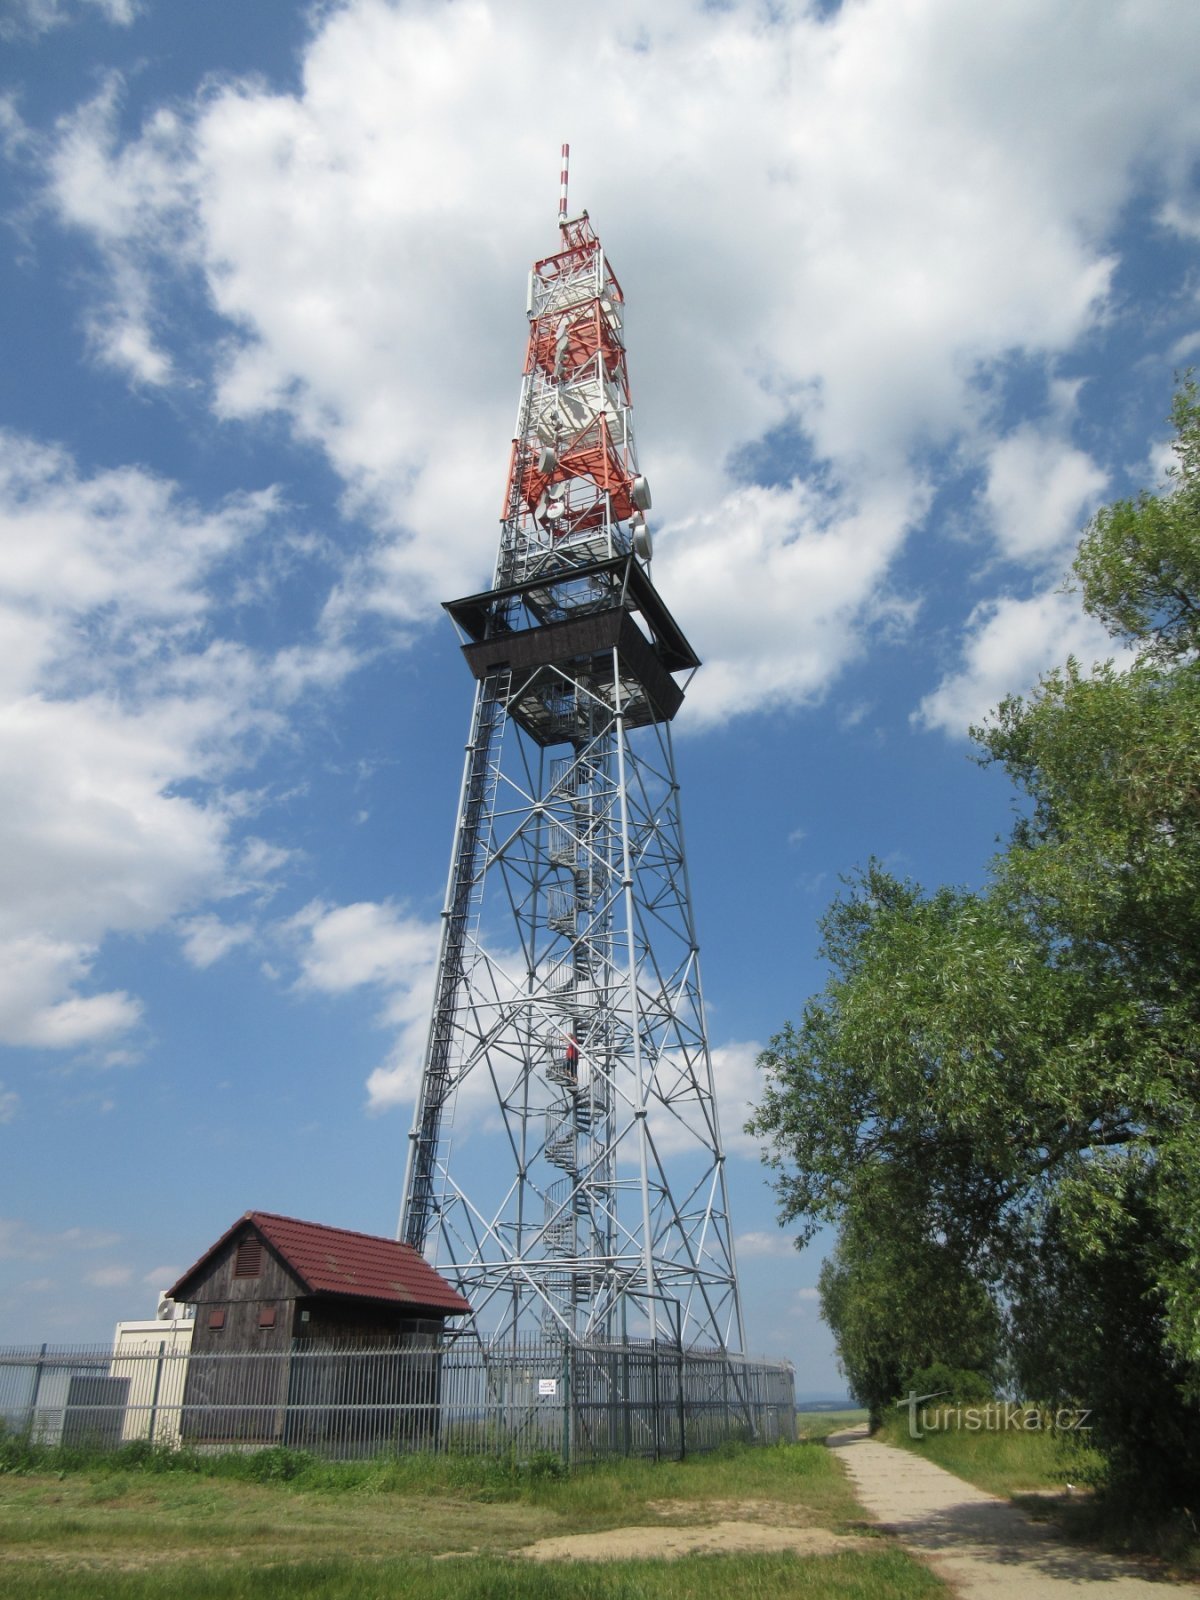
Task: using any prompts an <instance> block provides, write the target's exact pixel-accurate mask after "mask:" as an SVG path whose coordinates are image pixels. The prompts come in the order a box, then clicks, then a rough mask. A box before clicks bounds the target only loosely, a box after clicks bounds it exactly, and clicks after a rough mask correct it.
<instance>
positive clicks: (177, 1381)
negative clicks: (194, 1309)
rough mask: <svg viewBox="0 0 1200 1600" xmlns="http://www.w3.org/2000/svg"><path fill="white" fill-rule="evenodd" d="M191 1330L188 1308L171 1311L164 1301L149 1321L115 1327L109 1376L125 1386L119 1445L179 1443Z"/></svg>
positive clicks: (172, 1305)
mask: <svg viewBox="0 0 1200 1600" xmlns="http://www.w3.org/2000/svg"><path fill="white" fill-rule="evenodd" d="M194 1326H195V1324H194V1323H193V1321H192V1318H191V1315H190V1307H188V1306H181V1305H177V1304H176V1303H175V1301H174V1300H169V1299H168V1298H167V1297H166V1295H161V1296H160V1297H159V1302H158V1315H157V1317H155V1318H154V1319H153V1320H149V1319H147V1320H146V1321H144V1322H118V1323H117V1329H116V1333H115V1335H114V1337H113V1359H112V1363H111V1365H110V1367H109V1374H110V1376H112V1377H114V1378H128V1380H129V1399H128V1403H127V1406H126V1410H125V1421H124V1424H123V1425H122V1429H121V1440H122V1442H123V1443H127V1442H128V1441H129V1440H131V1439H147V1440H149V1441H150V1442H151V1443H153V1444H167V1445H177V1444H178V1443H179V1424H180V1411H181V1407H182V1405H183V1391H184V1385H185V1384H186V1382H187V1369H188V1359H189V1356H190V1355H191V1349H192V1329H193V1327H194Z"/></svg>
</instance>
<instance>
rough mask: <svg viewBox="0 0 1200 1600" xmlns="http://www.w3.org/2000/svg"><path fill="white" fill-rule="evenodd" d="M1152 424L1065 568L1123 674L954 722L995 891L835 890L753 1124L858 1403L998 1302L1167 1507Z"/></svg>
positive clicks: (1178, 1149) (1164, 782) (1166, 842)
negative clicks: (981, 817)
mask: <svg viewBox="0 0 1200 1600" xmlns="http://www.w3.org/2000/svg"><path fill="white" fill-rule="evenodd" d="M1174 421H1175V424H1176V430H1177V438H1176V443H1175V453H1176V463H1177V464H1176V466H1175V467H1174V468H1173V469H1172V471H1171V473H1170V474H1169V475H1168V480H1167V484H1166V487H1165V488H1164V490H1163V491H1162V492H1161V493H1159V494H1157V495H1150V494H1143V495H1141V496H1139V497H1138V498H1137V499H1136V500H1128V501H1121V502H1118V503H1117V504H1115V505H1113V506H1110V507H1108V508H1106V509H1105V510H1103V511H1101V512H1100V513H1098V515H1097V516H1096V517H1095V519H1094V520H1093V522H1092V523H1091V524H1090V526H1089V527H1088V529H1087V531H1086V532H1085V534H1084V537H1083V540H1082V542H1081V544H1080V547H1079V551H1078V554H1077V557H1076V561H1075V566H1074V572H1075V577H1076V581H1077V583H1078V585H1079V587H1080V590H1081V593H1082V598H1083V603H1084V605H1085V607H1086V609H1087V610H1088V611H1089V612H1091V613H1092V614H1093V615H1095V616H1096V617H1098V618H1100V619H1101V620H1102V621H1103V622H1104V623H1105V625H1106V626H1107V627H1108V628H1109V630H1110V631H1111V632H1112V634H1113V635H1114V639H1115V640H1116V641H1117V643H1118V645H1119V646H1120V648H1121V649H1123V650H1124V652H1125V654H1124V657H1123V659H1122V660H1121V661H1120V663H1119V664H1116V663H1114V662H1109V663H1108V664H1106V665H1101V666H1098V667H1096V668H1094V669H1093V670H1091V671H1090V672H1085V671H1084V670H1082V668H1081V667H1080V665H1079V664H1078V663H1077V662H1075V661H1067V662H1066V663H1064V665H1063V666H1062V667H1061V668H1060V669H1058V670H1056V671H1054V672H1051V673H1049V674H1047V676H1046V677H1044V678H1043V679H1042V680H1041V682H1040V683H1039V685H1038V687H1037V688H1036V690H1035V691H1034V692H1033V693H1032V694H1031V695H1030V696H1029V697H1028V698H1021V697H1016V696H1014V697H1011V698H1009V699H1007V700H1005V701H1004V702H1003V703H1002V704H1001V705H1000V706H999V707H998V708H997V710H996V711H995V712H994V713H993V715H992V716H991V718H990V719H989V720H988V721H987V722H986V723H985V725H984V726H983V727H982V728H978V729H975V730H973V733H974V737H975V738H976V740H977V742H978V745H979V748H980V759H981V760H982V761H983V762H985V763H1000V764H1001V765H1002V766H1003V767H1004V768H1005V770H1006V771H1007V773H1008V774H1009V776H1010V777H1011V779H1012V780H1013V782H1014V784H1015V785H1016V787H1017V790H1018V792H1019V794H1020V796H1021V801H1022V804H1021V811H1020V818H1019V821H1018V822H1017V825H1016V827H1015V829H1014V832H1013V835H1012V838H1011V839H1010V841H1009V843H1008V845H1007V847H1006V848H1005V850H1004V851H1003V852H1002V853H1001V855H1000V856H999V857H998V858H997V860H996V861H995V863H994V867H993V871H992V874H991V877H990V880H989V882H988V885H987V887H986V888H985V889H984V890H983V891H981V892H979V893H967V892H965V891H960V890H955V889H950V888H941V889H937V890H935V891H933V892H931V893H924V892H923V891H921V890H920V889H919V888H917V887H916V886H914V885H912V884H910V883H906V882H900V881H898V880H897V879H896V878H895V877H893V876H892V875H890V874H888V873H887V872H885V871H884V870H883V869H882V868H881V867H880V866H879V865H878V864H875V863H872V864H871V865H869V866H868V867H867V869H866V870H865V871H864V872H862V873H860V874H859V875H857V876H856V877H855V878H853V879H851V880H850V881H849V882H848V883H847V886H846V889H845V892H844V893H843V894H842V895H841V896H840V897H839V898H838V900H837V901H835V903H834V905H833V906H832V907H831V908H830V910H829V912H828V913H827V914H826V917H825V919H824V921H823V923H822V931H823V936H824V944H823V950H824V954H825V956H826V957H827V959H828V962H829V966H830V977H829V981H828V983H827V984H826V987H825V989H824V990H823V991H822V993H821V994H819V995H817V996H815V997H814V998H812V999H811V1000H810V1001H809V1002H808V1004H807V1005H806V1007H805V1009H804V1013H803V1016H802V1018H801V1021H800V1022H799V1023H798V1024H796V1025H793V1024H788V1025H787V1026H786V1027H785V1028H784V1029H783V1030H782V1032H781V1033H780V1034H779V1035H777V1036H776V1038H774V1039H773V1040H772V1041H771V1043H770V1045H769V1046H768V1048H767V1050H766V1051H765V1052H764V1053H763V1055H762V1058H761V1065H762V1067H763V1070H764V1074H765V1084H764V1089H763V1092H762V1098H761V1101H760V1103H759V1105H758V1108H757V1110H756V1112H755V1115H754V1118H753V1120H752V1121H751V1123H750V1124H749V1128H750V1130H751V1131H752V1132H755V1133H757V1134H758V1135H760V1136H761V1138H762V1139H763V1140H764V1142H765V1145H766V1156H767V1160H768V1162H769V1163H770V1165H771V1166H772V1168H773V1171H774V1181H775V1184H776V1189H777V1193H778V1197H779V1205H780V1214H781V1217H782V1219H783V1220H784V1221H785V1222H787V1223H791V1224H794V1225H795V1226H796V1227H797V1229H798V1231H799V1234H800V1239H801V1241H803V1240H806V1239H807V1238H809V1237H811V1235H812V1233H813V1231H814V1230H815V1229H816V1228H817V1227H818V1226H819V1225H821V1224H822V1223H827V1222H833V1223H835V1224H836V1225H837V1226H838V1229H839V1240H838V1246H837V1249H836V1251H835V1253H834V1255H833V1257H832V1259H831V1261H830V1262H829V1264H828V1265H827V1267H826V1270H825V1273H824V1275H823V1277H822V1283H821V1291H822V1307H823V1311H824V1314H825V1316H826V1318H827V1320H828V1321H829V1322H830V1324H831V1326H832V1327H833V1328H834V1330H835V1333H836V1335H837V1338H838V1341H839V1350H840V1353H841V1357H842V1361H843V1364H844V1366H845V1367H846V1370H847V1373H848V1375H849V1376H850V1378H851V1381H852V1383H853V1385H854V1387H855V1390H856V1392H857V1393H858V1394H859V1395H860V1397H861V1398H862V1399H864V1400H866V1401H867V1403H869V1404H871V1405H872V1406H876V1407H878V1406H879V1405H880V1404H882V1403H883V1402H884V1400H885V1399H886V1396H887V1394H888V1393H889V1392H890V1393H896V1392H898V1391H899V1389H900V1388H901V1387H902V1386H903V1383H904V1380H905V1377H906V1375H907V1374H910V1373H911V1372H912V1371H913V1370H914V1369H915V1368H917V1367H921V1366H929V1365H930V1364H931V1363H935V1362H945V1363H948V1364H949V1365H950V1366H952V1367H974V1368H975V1369H976V1370H980V1371H988V1370H990V1368H991V1367H992V1366H994V1363H995V1360H996V1353H997V1344H996V1338H995V1330H996V1327H997V1319H999V1318H1000V1317H1001V1316H1003V1318H1004V1321H1005V1325H1006V1330H1007V1337H1008V1346H1009V1349H1008V1359H1009V1360H1010V1362H1011V1363H1012V1366H1013V1369H1014V1370H1015V1371H1016V1372H1017V1373H1018V1374H1019V1376H1020V1377H1021V1379H1022V1381H1023V1382H1024V1383H1025V1384H1026V1385H1035V1386H1037V1388H1039V1389H1040V1390H1041V1393H1040V1394H1039V1395H1038V1397H1039V1398H1045V1397H1049V1396H1051V1395H1062V1394H1072V1395H1074V1396H1075V1397H1076V1398H1077V1399H1080V1400H1081V1401H1082V1402H1083V1403H1087V1399H1086V1396H1087V1395H1088V1394H1091V1395H1092V1396H1094V1397H1096V1398H1095V1399H1094V1400H1093V1402H1092V1403H1093V1404H1094V1405H1095V1406H1096V1407H1097V1408H1098V1409H1103V1410H1104V1411H1105V1422H1104V1425H1103V1428H1102V1429H1101V1434H1100V1437H1101V1438H1102V1442H1103V1443H1104V1445H1105V1448H1106V1449H1107V1451H1108V1454H1109V1460H1110V1464H1111V1466H1112V1470H1113V1474H1114V1480H1115V1479H1116V1478H1122V1477H1123V1478H1124V1479H1127V1480H1129V1481H1132V1479H1133V1478H1138V1479H1139V1480H1140V1481H1141V1482H1142V1483H1143V1485H1144V1486H1151V1487H1149V1488H1148V1492H1151V1493H1154V1494H1162V1493H1169V1494H1172V1495H1176V1496H1177V1495H1178V1494H1180V1493H1182V1489H1181V1487H1180V1477H1179V1471H1178V1470H1177V1468H1178V1464H1179V1462H1180V1461H1184V1462H1185V1463H1190V1465H1187V1467H1186V1471H1185V1474H1184V1475H1185V1477H1186V1476H1187V1474H1188V1473H1191V1474H1193V1478H1192V1493H1194V1492H1195V1487H1196V1483H1195V1478H1194V1474H1195V1472H1196V1470H1197V1465H1198V1458H1197V1457H1195V1456H1194V1455H1188V1454H1187V1453H1186V1452H1184V1453H1183V1454H1181V1453H1180V1452H1179V1451H1178V1450H1176V1452H1175V1466H1174V1467H1171V1468H1170V1470H1168V1467H1167V1464H1166V1456H1165V1453H1164V1450H1163V1448H1162V1446H1161V1444H1159V1445H1156V1444H1154V1442H1153V1438H1152V1436H1153V1434H1154V1432H1155V1430H1154V1429H1153V1428H1150V1429H1148V1428H1147V1427H1146V1418H1147V1416H1148V1415H1150V1414H1153V1415H1155V1416H1156V1417H1157V1418H1158V1419H1159V1422H1160V1423H1162V1426H1161V1427H1160V1428H1159V1429H1158V1433H1159V1436H1160V1437H1162V1436H1164V1435H1165V1434H1171V1436H1172V1437H1174V1436H1175V1434H1174V1432H1173V1431H1172V1429H1168V1428H1166V1425H1165V1423H1164V1422H1163V1419H1164V1418H1165V1417H1166V1415H1167V1414H1168V1412H1169V1411H1170V1408H1171V1406H1172V1405H1174V1406H1175V1407H1176V1408H1177V1409H1178V1408H1179V1407H1183V1408H1184V1409H1183V1411H1180V1412H1179V1415H1181V1416H1182V1415H1184V1414H1185V1412H1186V1414H1187V1416H1188V1419H1189V1421H1188V1425H1189V1426H1191V1427H1193V1428H1194V1426H1195V1423H1196V1421H1198V1420H1200V1417H1198V1416H1197V1413H1196V1411H1195V1410H1193V1409H1189V1408H1190V1407H1191V1406H1192V1405H1193V1403H1194V1402H1195V1401H1196V1400H1197V1398H1198V1397H1200V395H1198V394H1197V390H1196V388H1195V386H1194V385H1192V384H1191V383H1190V382H1189V383H1186V384H1184V385H1183V387H1182V388H1181V389H1180V391H1179V393H1178V395H1177V398H1176V402H1175V408H1174ZM934 1280H936V1283H935V1281H934ZM985 1302H986V1312H985V1311H984V1310H983V1307H984V1304H985ZM989 1328H990V1329H991V1330H992V1332H991V1334H990V1335H989V1334H988V1329H989ZM989 1339H990V1342H989ZM1114 1350H1121V1351H1122V1352H1123V1353H1124V1356H1125V1359H1123V1360H1122V1363H1121V1365H1122V1368H1127V1369H1129V1370H1128V1371H1127V1372H1126V1373H1125V1374H1124V1375H1122V1373H1121V1372H1118V1373H1117V1376H1116V1379H1115V1380H1114V1379H1113V1374H1112V1372H1111V1371H1110V1370H1109V1369H1108V1367H1107V1366H1106V1363H1107V1360H1108V1356H1109V1355H1110V1353H1111V1352H1113V1351H1114ZM1134 1367H1136V1369H1137V1375H1136V1377H1135V1375H1134V1373H1133V1368H1134ZM1114 1381H1115V1384H1116V1387H1115V1388H1114V1386H1113V1383H1114ZM1118 1391H1120V1392H1119V1393H1118ZM1101 1393H1103V1396H1104V1406H1103V1407H1101V1406H1100V1399H1099V1397H1100V1395H1101ZM1139 1395H1140V1396H1141V1398H1140V1399H1138V1396H1139ZM1122 1396H1124V1398H1122ZM1148 1397H1149V1398H1148Z"/></svg>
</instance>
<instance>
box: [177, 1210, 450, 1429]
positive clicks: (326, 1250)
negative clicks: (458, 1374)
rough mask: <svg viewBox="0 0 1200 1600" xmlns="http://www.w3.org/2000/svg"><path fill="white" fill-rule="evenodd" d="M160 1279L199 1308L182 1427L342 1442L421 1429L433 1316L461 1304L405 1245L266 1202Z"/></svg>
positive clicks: (431, 1403)
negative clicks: (276, 1209)
mask: <svg viewBox="0 0 1200 1600" xmlns="http://www.w3.org/2000/svg"><path fill="white" fill-rule="evenodd" d="M167 1292H168V1294H169V1295H170V1297H171V1299H173V1300H175V1301H177V1302H181V1303H186V1304H188V1305H191V1306H194V1307H195V1321H194V1324H193V1327H194V1332H193V1335H192V1354H191V1360H190V1361H189V1364H188V1377H187V1385H186V1389H185V1393H184V1402H183V1419H182V1429H181V1432H182V1436H183V1437H184V1438H185V1439H187V1440H189V1441H191V1442H194V1443H200V1442H205V1443H212V1444H216V1443H259V1444H268V1443H288V1444H295V1445H303V1446H306V1447H310V1448H326V1449H335V1450H336V1451H337V1453H339V1454H346V1453H355V1452H357V1451H361V1450H363V1449H369V1448H378V1447H379V1446H380V1445H382V1444H385V1443H387V1442H388V1441H390V1440H403V1441H404V1442H407V1443H418V1442H426V1441H427V1440H428V1438H429V1435H430V1432H431V1430H435V1429H436V1426H437V1415H438V1403H439V1399H440V1387H441V1385H440V1377H441V1355H440V1346H441V1342H442V1332H443V1327H444V1324H445V1321H446V1319H447V1318H448V1317H457V1316H462V1315H464V1314H465V1313H467V1312H469V1311H470V1306H469V1305H468V1304H467V1302H466V1301H465V1300H464V1299H463V1298H462V1296H461V1295H460V1294H458V1293H457V1291H456V1290H454V1289H453V1288H452V1287H451V1285H450V1284H449V1283H447V1282H446V1280H445V1278H443V1277H442V1276H441V1275H440V1273H438V1272H436V1271H435V1270H434V1269H433V1268H432V1267H431V1266H430V1265H429V1263H428V1262H427V1261H425V1259H424V1258H423V1257H422V1256H421V1255H420V1254H419V1253H418V1252H417V1251H416V1250H414V1249H412V1248H411V1246H409V1245H405V1244H399V1243H398V1242H397V1241H396V1240H394V1239H384V1238H379V1237H377V1236H375V1235H373V1234H366V1233H354V1232H352V1231H350V1230H349V1229H346V1228H330V1227H326V1226H324V1225H323V1224H321V1223H316V1222H301V1221H299V1220H297V1219H296V1218H295V1217H281V1216H277V1215H275V1214H274V1213H272V1212H268V1211H247V1212H246V1214H245V1215H244V1216H242V1217H239V1219H238V1220H237V1222H235V1223H234V1225H233V1226H232V1227H231V1228H230V1229H229V1230H228V1231H227V1232H226V1233H224V1234H223V1235H222V1236H221V1238H220V1239H218V1240H217V1242H216V1243H215V1244H214V1245H212V1246H211V1248H210V1249H208V1250H206V1251H205V1253H204V1254H203V1255H202V1256H201V1257H200V1259H199V1261H197V1262H196V1263H195V1265H194V1266H192V1267H189V1268H188V1270H187V1271H186V1272H185V1273H184V1274H183V1276H182V1277H181V1278H180V1279H179V1280H178V1281H177V1282H176V1283H174V1284H173V1285H172V1286H171V1288H170V1289H169V1290H168V1291H167Z"/></svg>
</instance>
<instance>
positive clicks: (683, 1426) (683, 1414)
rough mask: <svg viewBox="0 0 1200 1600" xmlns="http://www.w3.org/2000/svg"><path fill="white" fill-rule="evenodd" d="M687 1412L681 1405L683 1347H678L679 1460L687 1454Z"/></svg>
mask: <svg viewBox="0 0 1200 1600" xmlns="http://www.w3.org/2000/svg"><path fill="white" fill-rule="evenodd" d="M686 1431H687V1410H686V1408H685V1406H684V1403H683V1346H682V1345H680V1347H679V1459H680V1461H682V1460H683V1458H684V1456H685V1455H686V1454H687V1440H686V1438H685V1434H686Z"/></svg>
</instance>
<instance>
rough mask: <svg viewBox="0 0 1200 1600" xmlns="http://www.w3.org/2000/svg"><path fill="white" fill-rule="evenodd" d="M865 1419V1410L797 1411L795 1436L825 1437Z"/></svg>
mask: <svg viewBox="0 0 1200 1600" xmlns="http://www.w3.org/2000/svg"><path fill="white" fill-rule="evenodd" d="M866 1420H867V1413H866V1411H861V1410H857V1409H855V1408H847V1409H846V1410H844V1411H826V1410H824V1409H821V1410H818V1411H797V1412H796V1437H797V1438H799V1439H825V1438H828V1436H829V1435H830V1434H831V1433H839V1432H840V1431H841V1430H842V1429H843V1428H857V1427H859V1426H861V1424H863V1423H864V1422H866Z"/></svg>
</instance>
